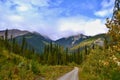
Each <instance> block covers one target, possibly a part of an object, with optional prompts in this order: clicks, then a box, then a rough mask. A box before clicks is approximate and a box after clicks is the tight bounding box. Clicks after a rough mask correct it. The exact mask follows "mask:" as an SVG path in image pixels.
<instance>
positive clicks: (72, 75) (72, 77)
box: [57, 67, 79, 80]
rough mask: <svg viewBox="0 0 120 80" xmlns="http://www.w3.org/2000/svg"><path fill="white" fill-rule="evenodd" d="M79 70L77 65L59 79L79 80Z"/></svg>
mask: <svg viewBox="0 0 120 80" xmlns="http://www.w3.org/2000/svg"><path fill="white" fill-rule="evenodd" d="M78 71H79V68H77V67H75V68H74V69H73V70H72V71H70V72H69V73H67V74H65V75H63V76H62V77H60V78H58V79H57V80H78Z"/></svg>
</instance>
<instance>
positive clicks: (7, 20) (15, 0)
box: [0, 0, 114, 40]
mask: <svg viewBox="0 0 120 80" xmlns="http://www.w3.org/2000/svg"><path fill="white" fill-rule="evenodd" d="M113 5H114V0H0V30H3V29H6V28H8V29H13V28H14V29H15V28H16V29H21V30H29V31H37V32H39V33H41V34H42V35H46V36H49V37H50V38H52V39H54V40H55V39H58V38H61V37H67V36H70V35H76V34H80V33H83V34H85V35H96V34H99V33H105V32H106V31H107V29H106V27H105V25H104V24H105V19H106V18H107V17H110V16H111V15H112V10H113Z"/></svg>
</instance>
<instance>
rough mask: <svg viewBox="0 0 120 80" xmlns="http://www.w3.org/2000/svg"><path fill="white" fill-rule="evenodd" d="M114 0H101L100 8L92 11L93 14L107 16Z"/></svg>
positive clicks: (111, 10)
mask: <svg viewBox="0 0 120 80" xmlns="http://www.w3.org/2000/svg"><path fill="white" fill-rule="evenodd" d="M114 1H115V0H102V2H101V9H100V10H98V11H95V12H94V15H96V16H99V17H108V16H109V15H111V14H112V12H113V5H114Z"/></svg>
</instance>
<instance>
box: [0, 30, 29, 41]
mask: <svg viewBox="0 0 120 80" xmlns="http://www.w3.org/2000/svg"><path fill="white" fill-rule="evenodd" d="M5 31H6V30H2V31H0V36H1V37H4V38H5ZM27 33H30V32H28V31H22V30H18V29H11V30H8V39H10V38H11V36H12V37H13V38H15V37H17V36H22V35H24V34H27Z"/></svg>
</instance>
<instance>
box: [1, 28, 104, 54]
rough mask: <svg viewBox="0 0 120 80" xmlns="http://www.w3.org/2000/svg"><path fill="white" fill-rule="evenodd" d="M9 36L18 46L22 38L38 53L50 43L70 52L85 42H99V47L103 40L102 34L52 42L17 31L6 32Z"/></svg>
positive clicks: (35, 34)
mask: <svg viewBox="0 0 120 80" xmlns="http://www.w3.org/2000/svg"><path fill="white" fill-rule="evenodd" d="M11 35H12V37H13V38H15V39H16V41H17V42H18V43H19V44H22V39H23V37H24V38H25V39H26V42H27V44H28V45H30V46H31V47H33V48H34V49H35V51H36V52H38V53H40V52H43V50H44V46H45V45H46V44H49V43H50V42H52V43H55V44H58V45H61V46H63V47H64V48H70V49H71V50H72V49H73V50H74V49H77V48H78V47H80V45H81V44H83V43H84V44H85V42H86V41H87V42H86V43H87V44H86V45H88V42H89V44H92V43H95V42H96V44H99V43H100V42H101V44H100V45H103V39H101V38H103V37H104V34H100V35H96V36H86V35H83V34H78V35H75V36H69V37H66V38H61V39H58V40H56V41H53V40H51V39H50V38H48V37H46V36H43V35H41V34H39V33H37V32H29V31H22V30H18V29H11V30H8V39H10V38H11ZM0 36H2V37H5V30H2V31H0ZM101 40H102V41H101ZM90 42H91V43H90Z"/></svg>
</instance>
